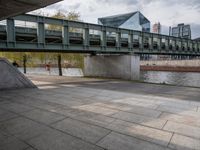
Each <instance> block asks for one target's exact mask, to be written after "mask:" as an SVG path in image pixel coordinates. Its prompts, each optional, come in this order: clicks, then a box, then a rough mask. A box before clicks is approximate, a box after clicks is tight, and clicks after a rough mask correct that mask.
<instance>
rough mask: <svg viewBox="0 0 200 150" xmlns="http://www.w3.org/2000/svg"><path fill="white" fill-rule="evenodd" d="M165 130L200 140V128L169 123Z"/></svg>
mask: <svg viewBox="0 0 200 150" xmlns="http://www.w3.org/2000/svg"><path fill="white" fill-rule="evenodd" d="M164 130H166V131H170V132H175V133H177V134H181V135H185V136H190V137H193V138H198V139H200V128H198V127H194V126H189V125H184V124H182V123H175V122H172V121H168V122H167V124H166V125H165V126H164Z"/></svg>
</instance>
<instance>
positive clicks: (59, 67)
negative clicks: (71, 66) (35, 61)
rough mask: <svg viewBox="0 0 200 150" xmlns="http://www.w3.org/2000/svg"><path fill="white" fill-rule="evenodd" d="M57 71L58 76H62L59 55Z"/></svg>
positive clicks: (59, 56) (59, 57)
mask: <svg viewBox="0 0 200 150" xmlns="http://www.w3.org/2000/svg"><path fill="white" fill-rule="evenodd" d="M58 71H59V76H62V65H61V55H58Z"/></svg>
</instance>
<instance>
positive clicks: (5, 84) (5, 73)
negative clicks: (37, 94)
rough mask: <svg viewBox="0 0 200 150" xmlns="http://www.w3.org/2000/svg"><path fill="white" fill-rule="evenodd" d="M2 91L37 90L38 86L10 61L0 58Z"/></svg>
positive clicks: (0, 84)
mask: <svg viewBox="0 0 200 150" xmlns="http://www.w3.org/2000/svg"><path fill="white" fill-rule="evenodd" d="M0 70H1V73H0V90H4V89H19V88H36V86H35V85H34V84H33V83H32V82H31V81H30V80H29V79H28V78H27V77H26V76H24V74H23V73H21V72H20V71H19V70H18V69H17V68H16V67H14V66H13V65H12V64H11V63H10V62H9V61H8V60H6V59H4V58H0Z"/></svg>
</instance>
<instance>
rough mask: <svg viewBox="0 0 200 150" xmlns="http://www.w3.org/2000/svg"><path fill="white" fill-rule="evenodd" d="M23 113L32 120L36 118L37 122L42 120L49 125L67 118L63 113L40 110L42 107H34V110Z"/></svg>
mask: <svg viewBox="0 0 200 150" xmlns="http://www.w3.org/2000/svg"><path fill="white" fill-rule="evenodd" d="M23 115H24V116H26V117H27V118H30V119H32V120H35V121H37V122H41V123H44V124H47V125H49V124H51V123H54V122H57V121H59V120H62V119H64V118H66V117H65V116H63V115H60V114H57V113H53V112H49V111H45V110H40V109H34V110H33V111H29V112H25V113H23Z"/></svg>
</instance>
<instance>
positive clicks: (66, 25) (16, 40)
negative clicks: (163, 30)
mask: <svg viewBox="0 0 200 150" xmlns="http://www.w3.org/2000/svg"><path fill="white" fill-rule="evenodd" d="M18 21H21V22H22V21H23V22H26V23H25V24H31V27H19V26H17V25H16V23H17V22H18ZM52 28H53V29H52ZM0 49H1V51H34V52H40V51H44V52H78V53H116V54H120V53H135V54H162V55H196V56H198V55H200V42H198V41H193V40H188V39H182V38H176V37H172V36H166V35H158V34H153V33H146V32H140V31H133V30H127V29H120V28H113V27H107V26H101V25H96V24H88V23H84V22H75V21H69V20H62V19H55V18H49V17H43V16H34V15H21V16H17V17H14V18H10V19H7V24H6V25H1V26H0Z"/></svg>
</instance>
